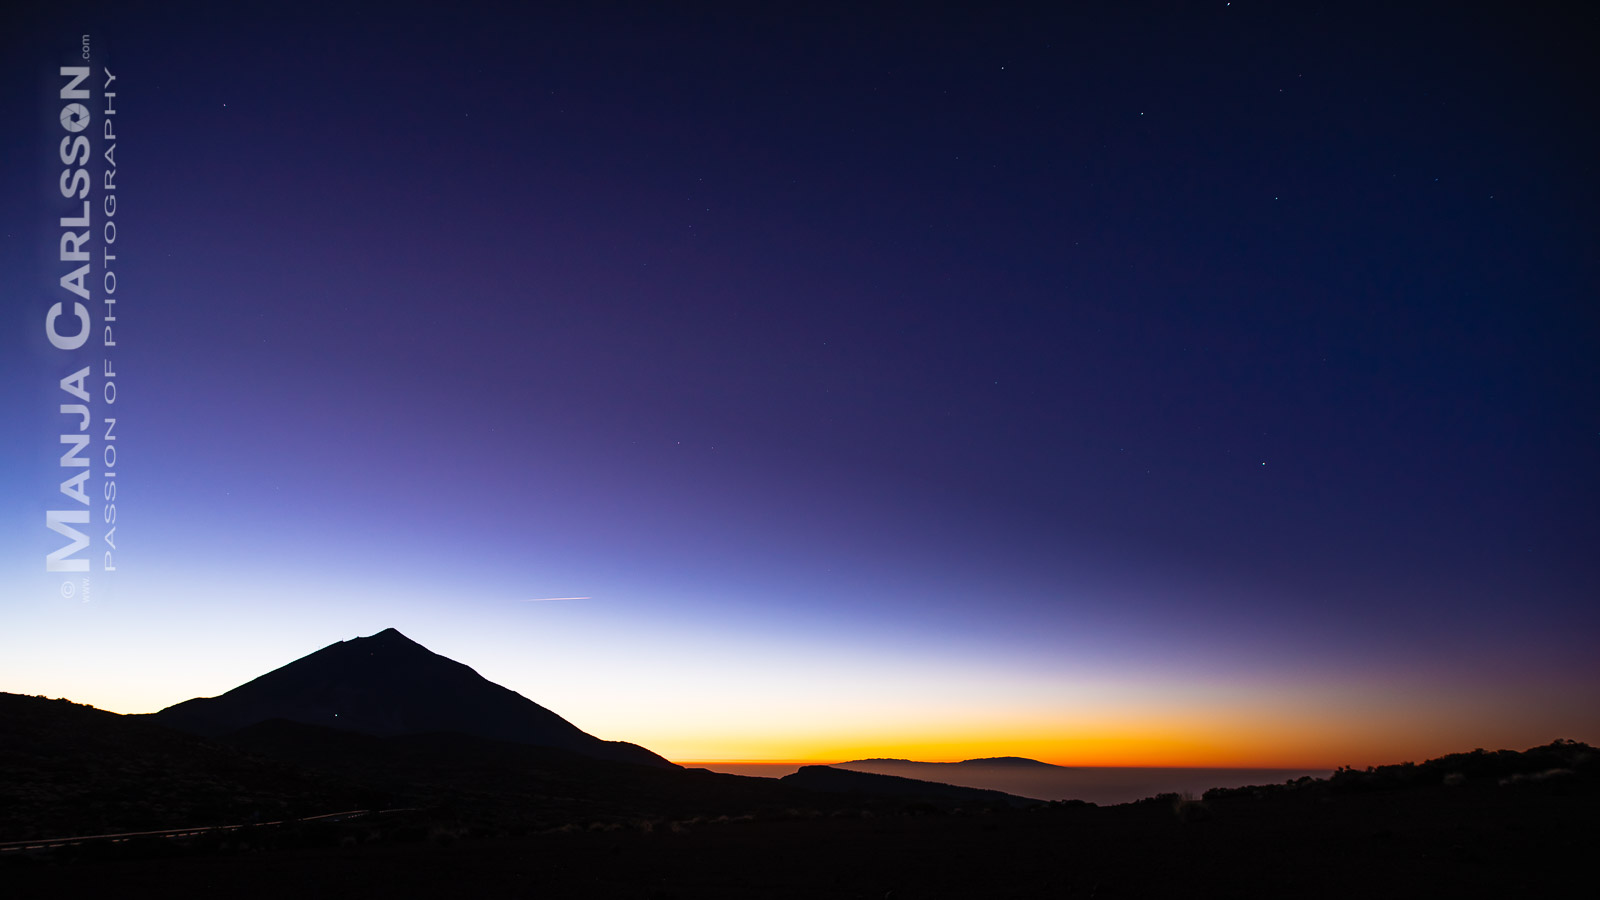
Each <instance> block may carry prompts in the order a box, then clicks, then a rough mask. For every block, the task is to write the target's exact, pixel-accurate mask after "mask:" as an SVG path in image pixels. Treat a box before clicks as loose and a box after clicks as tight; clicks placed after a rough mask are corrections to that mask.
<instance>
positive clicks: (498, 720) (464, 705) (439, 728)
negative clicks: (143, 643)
mask: <svg viewBox="0 0 1600 900" xmlns="http://www.w3.org/2000/svg"><path fill="white" fill-rule="evenodd" d="M152 717H153V718H154V719H155V720H156V721H157V722H160V723H161V724H163V725H166V726H168V727H171V728H176V729H179V730H181V731H187V732H190V733H192V734H199V735H203V736H207V737H220V736H222V735H226V734H229V733H232V732H236V731H238V730H240V729H243V728H248V727H250V726H252V725H258V724H260V723H262V722H267V721H270V720H272V719H287V720H289V721H291V722H301V723H305V724H309V725H320V726H324V727H328V728H336V729H340V730H343V731H353V732H358V733H361V734H369V735H376V736H379V737H393V736H397V735H410V734H427V733H432V732H455V733H459V734H466V735H471V736H474V737H481V738H489V739H492V740H499V741H511V742H514V743H519V744H531V745H535V746H540V747H554V748H557V749H560V750H567V751H570V752H573V753H578V754H582V755H584V756H588V757H592V758H595V759H604V760H610V761H613V762H627V763H638V764H641V765H648V766H658V767H667V768H677V766H675V765H674V764H673V763H670V762H668V761H667V760H666V759H663V758H662V757H660V756H657V755H656V754H654V753H652V752H650V751H649V750H646V749H645V748H643V747H640V746H638V745H636V744H629V743H626V742H623V741H604V740H601V739H599V738H597V737H594V736H593V735H590V734H588V733H586V732H584V731H582V730H580V729H579V728H578V727H577V726H575V725H573V724H572V723H571V722H568V721H567V720H566V719H563V718H561V717H560V716H558V715H556V714H555V713H553V712H551V711H550V710H548V709H545V708H544V707H542V706H540V705H539V704H537V703H534V702H533V701H532V700H529V699H528V698H526V697H524V696H522V695H521V694H518V693H517V692H515V691H513V690H510V689H509V688H505V687H501V686H500V685H498V684H495V683H494V682H492V681H490V680H488V679H487V678H484V677H483V676H482V675H479V674H478V673H477V672H475V671H473V670H472V669H471V668H469V667H467V666H464V665H462V664H461V663H458V662H456V661H455V660H453V659H449V658H447V657H444V656H440V655H439V654H437V653H434V652H433V651H431V650H429V649H428V648H426V647H424V646H422V645H421V644H418V643H417V642H415V641H413V640H411V639H410V638H408V637H406V636H405V635H403V634H401V633H400V632H398V631H396V630H395V629H393V628H389V629H385V630H384V631H380V632H379V633H377V634H375V635H372V636H371V637H358V638H354V639H352V640H348V641H341V642H339V643H336V644H330V645H328V646H326V647H324V648H322V649H321V650H318V651H317V652H315V653H312V654H311V655H309V656H305V657H302V658H300V659H297V660H295V661H294V662H292V663H289V664H288V665H286V666H283V667H282V668H279V669H274V670H273V671H271V672H268V673H267V674H265V675H262V676H261V677H260V678H257V679H255V680H253V681H250V682H247V683H245V684H242V685H240V686H238V687H236V688H234V689H233V690H231V691H228V692H227V693H225V694H222V695H220V696H217V697H197V698H195V699H193V700H185V701H184V702H182V703H178V704H176V705H173V706H169V707H167V708H166V709H163V710H161V711H160V712H157V713H154V714H152Z"/></svg>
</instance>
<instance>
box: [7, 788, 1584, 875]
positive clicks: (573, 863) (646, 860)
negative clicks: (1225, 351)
mask: <svg viewBox="0 0 1600 900" xmlns="http://www.w3.org/2000/svg"><path fill="white" fill-rule="evenodd" d="M1558 782H1560V780H1559V779H1550V780H1546V781H1543V782H1531V783H1524V784H1513V785H1506V786H1500V785H1497V784H1488V785H1481V786H1473V785H1457V786H1444V785H1439V786H1433V787H1426V788H1414V789H1408V790H1401V791H1395V792H1390V791H1373V792H1362V793H1350V794H1332V793H1327V792H1322V791H1305V792H1299V793H1284V794H1279V795H1273V796H1267V797H1264V798H1255V797H1246V796H1234V797H1224V798H1217V799H1215V800H1210V801H1206V802H1205V805H1204V806H1195V805H1193V804H1189V805H1187V806H1185V805H1183V804H1182V802H1181V801H1180V802H1179V803H1178V804H1177V807H1176V809H1175V805H1174V803H1173V802H1172V801H1171V800H1168V799H1161V800H1153V801H1146V802H1143V803H1138V804H1128V805H1124V806H1118V807H1110V808H1095V807H1072V806H1055V807H1050V808H1044V809H1035V810H1013V811H996V812H989V813H975V814H960V813H954V812H944V813H940V812H933V811H929V810H917V809H906V810H901V811H899V812H897V813H894V814H876V815H874V816H872V817H865V816H862V815H859V814H848V813H836V814H831V815H818V814H813V813H811V812H809V811H804V810H796V811H794V812H793V813H792V814H787V815H775V816H767V817H761V818H755V819H749V820H744V821H714V820H699V821H687V822H650V823H645V822H641V823H638V824H637V825H635V826H632V827H628V826H609V827H607V826H601V827H600V828H599V829H597V830H593V831H591V830H583V829H571V830H567V831H557V832H553V833H544V834H537V835H525V836H523V837H518V838H510V837H483V838H474V837H472V836H471V828H470V825H466V824H464V823H462V822H460V821H457V820H450V819H443V818H437V817H430V816H428V815H426V814H392V815H391V817H390V818H389V820H388V821H381V820H378V819H369V820H366V821H363V820H361V819H356V820H349V821H346V822H340V823H334V824H331V825H326V826H323V827H320V828H311V827H309V826H306V827H303V828H302V830H301V831H300V832H299V833H298V834H294V835H288V834H283V835H279V836H278V840H279V841H280V843H281V844H282V846H280V847H278V848H277V849H270V850H268V849H261V848H259V847H254V846H252V845H251V844H250V843H249V842H248V841H240V840H233V841H228V840H221V841H212V842H209V843H208V842H205V841H197V842H196V843H195V844H194V845H192V846H170V847H169V846H145V847H132V846H127V847H126V848H125V849H124V846H125V845H111V846H96V847H90V846H85V847H83V848H78V852H74V853H62V852H57V853H54V854H47V855H43V856H36V857H31V858H18V859H13V860H9V861H7V863H6V864H3V865H0V881H3V883H4V884H5V895H6V896H7V897H73V896H94V895H97V894H102V893H103V894H105V895H108V896H111V895H114V896H123V897H158V896H159V897H261V898H268V897H271V898H281V897H285V896H293V895H296V894H299V895H305V896H382V897H596V898H611V897H615V898H640V900H643V898H695V897H712V898H720V897H727V898H734V897H739V898H747V897H777V898H788V897H793V898H804V897H862V898H894V900H904V898H918V897H983V898H988V897H1531V896H1538V895H1541V894H1544V893H1546V892H1552V895H1554V893H1553V892H1554V891H1556V889H1557V888H1558V887H1562V886H1568V885H1578V884H1586V883H1591V881H1590V879H1591V878H1592V875H1593V870H1592V863H1590V862H1587V861H1585V860H1586V856H1585V855H1586V854H1588V853H1590V852H1591V851H1592V849H1593V846H1594V839H1595V837H1596V834H1597V825H1596V816H1595V810H1596V804H1595V801H1596V800H1597V799H1600V798H1597V796H1596V791H1595V785H1594V783H1593V781H1592V780H1588V781H1584V782H1582V783H1580V782H1579V781H1577V780H1567V781H1565V782H1564V783H1558ZM168 843H170V842H168ZM297 843H298V844H300V845H301V846H294V845H295V844H297ZM119 857H123V858H119Z"/></svg>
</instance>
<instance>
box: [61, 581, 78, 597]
mask: <svg viewBox="0 0 1600 900" xmlns="http://www.w3.org/2000/svg"><path fill="white" fill-rule="evenodd" d="M77 592H78V589H77V588H76V587H74V586H73V584H72V582H70V581H63V582H61V596H63V597H71V596H72V595H73V594H76V593H77Z"/></svg>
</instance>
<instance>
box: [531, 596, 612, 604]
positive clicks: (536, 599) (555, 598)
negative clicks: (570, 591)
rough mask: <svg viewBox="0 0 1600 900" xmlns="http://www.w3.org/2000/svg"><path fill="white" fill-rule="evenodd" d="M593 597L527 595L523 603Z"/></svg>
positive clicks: (588, 598)
mask: <svg viewBox="0 0 1600 900" xmlns="http://www.w3.org/2000/svg"><path fill="white" fill-rule="evenodd" d="M593 599H594V598H593V597H529V598H528V599H526V600H524V601H522V602H523V603H546V602H548V601H551V600H593Z"/></svg>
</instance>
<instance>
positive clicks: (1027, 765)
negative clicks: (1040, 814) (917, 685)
mask: <svg viewBox="0 0 1600 900" xmlns="http://www.w3.org/2000/svg"><path fill="white" fill-rule="evenodd" d="M834 766H836V767H839V768H849V767H850V766H937V767H945V768H953V767H965V768H969V769H1062V768H1065V766H1058V765H1055V764H1054V763H1047V762H1040V761H1038V760H1037V759H1028V758H1027V757H1025V756H990V757H985V758H984V759H963V760H962V761H960V762H919V761H917V760H914V759H890V758H874V759H852V760H850V761H849V762H842V763H834Z"/></svg>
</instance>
